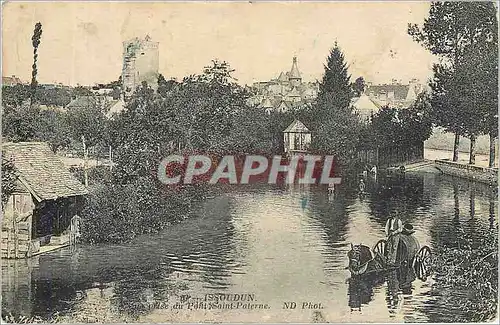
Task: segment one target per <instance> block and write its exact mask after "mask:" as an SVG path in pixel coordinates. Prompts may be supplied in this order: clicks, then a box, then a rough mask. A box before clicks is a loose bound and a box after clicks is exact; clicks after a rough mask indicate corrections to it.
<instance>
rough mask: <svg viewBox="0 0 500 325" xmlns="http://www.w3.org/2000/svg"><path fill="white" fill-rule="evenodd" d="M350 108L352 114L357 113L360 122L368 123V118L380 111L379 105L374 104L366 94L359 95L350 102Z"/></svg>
mask: <svg viewBox="0 0 500 325" xmlns="http://www.w3.org/2000/svg"><path fill="white" fill-rule="evenodd" d="M351 106H352V108H353V110H354V112H356V113H358V115H359V118H360V120H361V121H362V122H369V121H370V117H371V116H372V115H374V114H376V113H377V112H378V111H379V110H380V105H379V104H378V103H376V102H375V101H374V100H373V99H372V98H370V96H368V95H367V94H366V93H364V94H361V96H359V97H355V98H353V99H352V100H351Z"/></svg>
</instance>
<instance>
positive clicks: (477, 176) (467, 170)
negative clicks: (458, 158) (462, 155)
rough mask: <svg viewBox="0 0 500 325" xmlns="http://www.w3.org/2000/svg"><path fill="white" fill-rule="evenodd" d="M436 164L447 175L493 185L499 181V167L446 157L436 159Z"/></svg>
mask: <svg viewBox="0 0 500 325" xmlns="http://www.w3.org/2000/svg"><path fill="white" fill-rule="evenodd" d="M435 164H436V168H438V169H439V170H441V171H442V172H443V173H444V174H447V175H452V176H458V177H462V178H467V179H470V180H474V181H478V182H482V183H487V184H492V185H493V184H497V183H498V168H488V167H479V166H474V165H467V164H461V163H456V162H453V161H450V160H444V159H438V160H436V161H435Z"/></svg>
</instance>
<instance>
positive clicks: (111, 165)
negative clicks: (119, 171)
mask: <svg viewBox="0 0 500 325" xmlns="http://www.w3.org/2000/svg"><path fill="white" fill-rule="evenodd" d="M112 159H113V153H112V149H111V145H109V170H111V169H113V160H112Z"/></svg>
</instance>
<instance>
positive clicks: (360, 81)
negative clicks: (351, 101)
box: [351, 77, 366, 97]
mask: <svg viewBox="0 0 500 325" xmlns="http://www.w3.org/2000/svg"><path fill="white" fill-rule="evenodd" d="M351 87H352V92H353V96H354V97H359V96H361V94H363V92H364V91H365V88H366V83H365V79H364V78H363V77H358V78H357V79H356V80H355V81H354V82H353V83H352V85H351Z"/></svg>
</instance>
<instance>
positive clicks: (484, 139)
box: [424, 128, 498, 154]
mask: <svg viewBox="0 0 500 325" xmlns="http://www.w3.org/2000/svg"><path fill="white" fill-rule="evenodd" d="M454 140H455V136H454V135H453V133H448V132H444V131H443V130H442V129H440V128H434V129H433V130H432V135H431V136H430V138H429V139H427V141H425V143H424V147H425V148H429V149H441V150H453V142H454ZM469 146H470V140H469V139H467V138H464V137H460V145H459V147H458V150H459V151H463V152H469ZM497 147H498V143H497ZM489 148H490V138H489V137H488V136H487V135H483V136H480V137H478V138H477V140H476V150H477V153H478V154H488V153H489Z"/></svg>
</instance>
